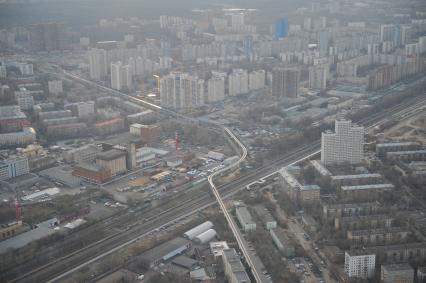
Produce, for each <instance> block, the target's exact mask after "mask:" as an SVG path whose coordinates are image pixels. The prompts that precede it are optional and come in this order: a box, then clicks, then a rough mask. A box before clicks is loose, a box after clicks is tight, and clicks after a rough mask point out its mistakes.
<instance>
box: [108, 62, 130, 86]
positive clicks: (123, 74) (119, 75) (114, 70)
mask: <svg viewBox="0 0 426 283" xmlns="http://www.w3.org/2000/svg"><path fill="white" fill-rule="evenodd" d="M132 75H133V74H132V68H131V66H130V65H123V64H122V63H121V61H118V62H117V63H111V88H113V89H116V90H122V89H131V88H132Z"/></svg>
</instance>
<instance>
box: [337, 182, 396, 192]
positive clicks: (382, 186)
mask: <svg viewBox="0 0 426 283" xmlns="http://www.w3.org/2000/svg"><path fill="white" fill-rule="evenodd" d="M394 187H395V186H394V185H392V184H371V185H361V186H342V187H341V189H342V191H361V190H386V189H393V188H394Z"/></svg>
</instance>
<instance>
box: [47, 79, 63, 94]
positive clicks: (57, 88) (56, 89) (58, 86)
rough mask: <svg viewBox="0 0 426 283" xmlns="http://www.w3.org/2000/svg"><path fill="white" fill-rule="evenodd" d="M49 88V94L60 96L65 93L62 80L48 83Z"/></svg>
mask: <svg viewBox="0 0 426 283" xmlns="http://www.w3.org/2000/svg"><path fill="white" fill-rule="evenodd" d="M47 87H48V89H49V94H54V95H58V94H60V93H62V92H63V91H64V90H63V88H62V81H61V80H55V81H48V82H47Z"/></svg>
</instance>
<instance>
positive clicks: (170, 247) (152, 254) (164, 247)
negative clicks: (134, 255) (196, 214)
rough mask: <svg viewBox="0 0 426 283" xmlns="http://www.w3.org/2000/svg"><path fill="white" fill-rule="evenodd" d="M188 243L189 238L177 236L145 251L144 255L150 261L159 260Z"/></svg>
mask: <svg viewBox="0 0 426 283" xmlns="http://www.w3.org/2000/svg"><path fill="white" fill-rule="evenodd" d="M188 243H189V240H187V239H184V238H181V237H177V238H174V239H172V240H170V241H167V242H165V243H162V244H161V245H159V246H156V247H154V248H152V249H150V250H148V251H146V252H144V253H143V254H142V257H143V258H145V259H147V260H149V261H154V260H158V259H161V258H162V257H164V256H165V255H167V254H169V253H171V252H173V251H175V250H177V249H179V248H181V247H183V246H185V245H187V244H188Z"/></svg>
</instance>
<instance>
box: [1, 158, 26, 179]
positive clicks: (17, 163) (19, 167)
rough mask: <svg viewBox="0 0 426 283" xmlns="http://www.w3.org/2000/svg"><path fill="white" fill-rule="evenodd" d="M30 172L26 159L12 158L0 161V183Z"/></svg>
mask: <svg viewBox="0 0 426 283" xmlns="http://www.w3.org/2000/svg"><path fill="white" fill-rule="evenodd" d="M29 172H30V169H29V165H28V158H26V157H23V156H12V157H9V158H7V159H3V160H0V181H2V180H7V179H10V178H15V177H18V176H21V175H24V174H27V173H29Z"/></svg>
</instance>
